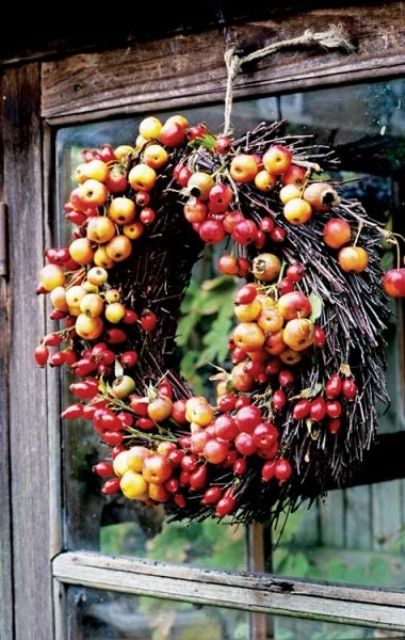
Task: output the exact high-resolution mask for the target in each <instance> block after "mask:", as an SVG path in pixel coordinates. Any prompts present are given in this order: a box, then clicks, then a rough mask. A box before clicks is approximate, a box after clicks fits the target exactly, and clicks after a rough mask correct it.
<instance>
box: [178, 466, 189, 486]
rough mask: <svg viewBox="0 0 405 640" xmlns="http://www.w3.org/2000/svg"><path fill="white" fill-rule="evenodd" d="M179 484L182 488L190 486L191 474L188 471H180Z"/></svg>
mask: <svg viewBox="0 0 405 640" xmlns="http://www.w3.org/2000/svg"><path fill="white" fill-rule="evenodd" d="M179 483H180V486H181V487H188V486H189V484H190V473H189V472H188V471H184V469H183V471H180V476H179Z"/></svg>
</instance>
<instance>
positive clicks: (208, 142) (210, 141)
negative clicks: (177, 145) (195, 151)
mask: <svg viewBox="0 0 405 640" xmlns="http://www.w3.org/2000/svg"><path fill="white" fill-rule="evenodd" d="M215 142H216V138H215V136H213V135H211V134H210V133H207V134H206V135H205V136H201V138H195V139H194V140H192V141H191V142H189V145H190V147H205V148H206V149H213V148H214V146H215Z"/></svg>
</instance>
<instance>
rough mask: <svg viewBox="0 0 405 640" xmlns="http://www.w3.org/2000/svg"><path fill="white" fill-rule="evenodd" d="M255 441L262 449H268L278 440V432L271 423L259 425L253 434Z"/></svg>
mask: <svg viewBox="0 0 405 640" xmlns="http://www.w3.org/2000/svg"><path fill="white" fill-rule="evenodd" d="M253 439H254V442H255V444H256V446H257V447H259V448H260V449H268V448H270V447H272V446H273V445H274V443H275V442H277V440H278V431H277V429H276V427H275V426H274V424H271V422H262V423H261V424H258V425H257V427H256V429H255V430H254V432H253Z"/></svg>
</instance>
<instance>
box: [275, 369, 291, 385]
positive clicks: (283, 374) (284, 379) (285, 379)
mask: <svg viewBox="0 0 405 640" xmlns="http://www.w3.org/2000/svg"><path fill="white" fill-rule="evenodd" d="M294 380H295V376H294V374H293V372H292V371H289V370H288V369H284V370H283V371H280V373H279V374H278V381H279V383H280V387H288V386H289V385H290V384H293V382H294Z"/></svg>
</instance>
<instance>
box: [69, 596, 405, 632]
mask: <svg viewBox="0 0 405 640" xmlns="http://www.w3.org/2000/svg"><path fill="white" fill-rule="evenodd" d="M68 606H69V611H70V615H69V620H68V625H69V631H68V640H77V639H78V638H80V640H195V639H196V638H201V640H363V639H364V640H365V639H366V638H380V639H382V638H386V639H388V638H389V639H390V640H393V639H395V638H397V640H400V638H401V637H403V636H401V635H400V634H398V633H396V632H393V631H391V632H390V631H388V630H375V629H367V628H362V627H356V626H349V625H342V624H334V623H331V622H320V621H315V620H304V619H301V618H286V617H281V616H266V615H264V614H253V615H255V616H256V628H258V627H259V624H260V635H255V634H254V635H251V633H252V632H251V631H250V629H249V626H250V625H249V618H250V614H249V613H247V612H246V611H238V610H235V609H228V608H226V609H224V608H219V607H211V606H205V605H204V606H201V605H194V604H190V603H186V602H176V601H174V600H159V599H157V598H150V597H145V596H128V595H123V594H120V593H112V592H109V591H99V590H96V589H84V588H76V587H69V589H68ZM252 617H253V616H252ZM258 622H259V624H257V623H258Z"/></svg>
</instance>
